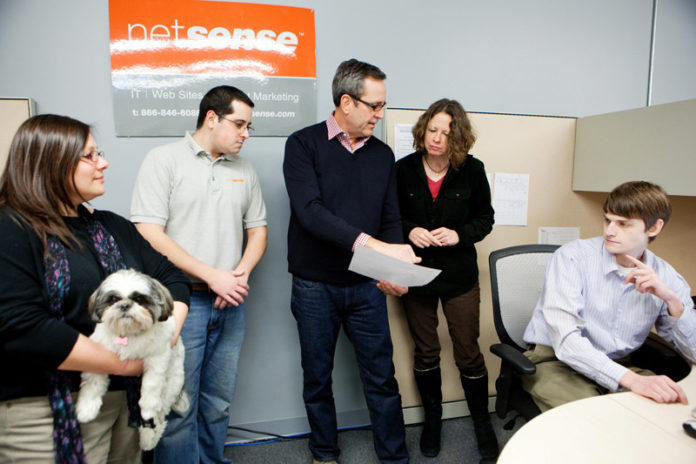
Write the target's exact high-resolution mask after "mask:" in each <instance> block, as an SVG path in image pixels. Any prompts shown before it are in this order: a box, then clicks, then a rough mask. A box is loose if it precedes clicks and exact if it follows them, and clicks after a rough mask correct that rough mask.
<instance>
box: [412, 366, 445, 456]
mask: <svg viewBox="0 0 696 464" xmlns="http://www.w3.org/2000/svg"><path fill="white" fill-rule="evenodd" d="M413 373H414V376H415V378H416V385H417V386H418V391H419V392H420V396H421V401H422V403H423V410H424V411H425V421H424V422H423V432H422V433H421V438H420V449H421V454H423V456H426V457H429V458H434V457H435V456H437V455H438V454H440V435H441V432H442V379H441V377H440V368H439V367H436V368H435V369H430V370H427V371H417V370H415V369H414V371H413Z"/></svg>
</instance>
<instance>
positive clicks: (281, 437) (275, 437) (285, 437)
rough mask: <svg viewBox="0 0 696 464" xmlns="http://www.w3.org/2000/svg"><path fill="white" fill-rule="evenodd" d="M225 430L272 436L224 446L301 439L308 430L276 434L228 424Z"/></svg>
mask: <svg viewBox="0 0 696 464" xmlns="http://www.w3.org/2000/svg"><path fill="white" fill-rule="evenodd" d="M370 427H371V426H370V425H369V424H367V425H355V426H352V427H342V428H339V429H338V431H339V432H346V431H349V430H362V429H369V428H370ZM227 430H239V431H241V432H247V433H253V434H256V435H264V436H270V437H273V438H271V439H260V440H253V441H250V442H245V443H226V444H225V447H232V446H252V445H266V444H269V443H277V442H280V441H289V440H301V439H303V438H307V437H309V434H310V432H303V433H298V434H295V435H278V434H276V433H272V432H262V431H260V430H253V429H248V428H245V427H237V426H234V425H230V426H228V427H227Z"/></svg>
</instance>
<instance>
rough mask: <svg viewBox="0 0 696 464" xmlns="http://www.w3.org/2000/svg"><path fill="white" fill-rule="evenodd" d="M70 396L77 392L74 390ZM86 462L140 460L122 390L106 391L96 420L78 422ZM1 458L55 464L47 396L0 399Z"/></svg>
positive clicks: (130, 462) (113, 463)
mask: <svg viewBox="0 0 696 464" xmlns="http://www.w3.org/2000/svg"><path fill="white" fill-rule="evenodd" d="M73 400H75V401H76V400H77V395H76V394H75V393H73ZM80 429H81V431H82V440H83V443H84V450H85V456H86V458H87V462H88V463H89V464H103V463H109V464H133V463H140V455H141V450H140V446H139V444H138V431H137V430H136V429H134V428H131V427H128V406H127V405H126V393H125V392H124V391H114V392H107V393H106V395H105V396H104V404H103V405H102V408H101V411H100V412H99V415H98V416H97V418H96V419H95V420H93V421H92V422H89V423H86V424H80ZM0 462H1V463H3V464H5V463H8V464H9V463H12V464H15V463H26V464H43V463H45V464H54V459H53V412H52V411H51V406H50V404H49V403H48V397H30V398H20V399H17V400H9V401H3V402H0Z"/></svg>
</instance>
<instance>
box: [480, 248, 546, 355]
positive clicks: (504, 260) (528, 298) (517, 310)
mask: <svg viewBox="0 0 696 464" xmlns="http://www.w3.org/2000/svg"><path fill="white" fill-rule="evenodd" d="M557 248H558V245H520V246H514V247H509V248H503V249H501V250H496V251H494V252H492V253H491V254H490V256H489V258H488V261H489V264H490V270H491V290H492V296H493V318H494V321H495V330H496V332H497V333H498V337H499V338H500V341H501V342H503V343H505V344H508V345H512V346H514V347H516V348H517V349H518V350H520V351H524V350H526V344H525V343H524V341H523V340H522V335H523V334H524V329H525V328H526V327H527V324H528V323H529V319H531V317H532V312H533V311H534V307H535V306H536V303H537V300H538V299H539V295H540V294H541V288H542V286H543V285H544V273H545V271H546V263H547V262H548V260H549V258H551V254H552V253H553V252H554V251H555V250H556V249H557Z"/></svg>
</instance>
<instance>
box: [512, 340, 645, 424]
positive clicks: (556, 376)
mask: <svg viewBox="0 0 696 464" xmlns="http://www.w3.org/2000/svg"><path fill="white" fill-rule="evenodd" d="M524 355H525V356H526V357H527V358H529V360H530V361H532V362H533V363H534V364H536V373H535V374H532V375H522V376H520V379H521V380H522V388H524V389H525V390H526V391H527V392H528V393H529V394H530V395H531V396H532V399H533V400H534V402H535V403H536V405H537V406H539V409H541V412H544V411H548V410H549V409H551V408H555V407H556V406H560V405H562V404H565V403H569V402H571V401H575V400H579V399H582V398H590V397H592V396H599V395H604V394H605V393H608V392H609V390H607V389H606V388H604V387H602V386H601V385H599V384H597V383H595V382H594V381H592V380H590V379H588V378H587V377H585V376H584V375H582V374H581V373H579V372H577V371H576V370H574V369H573V368H572V367H570V366H568V365H567V364H565V363H563V362H561V361H559V360H558V358H556V354H555V353H554V351H553V348H551V347H548V346H543V345H536V347H535V348H534V349H533V350H529V351H525V353H524ZM616 362H618V363H619V364H622V365H624V366H626V367H627V368H629V369H631V370H632V371H634V372H636V373H638V374H641V375H654V373H653V372H651V371H649V370H647V369H641V368H639V367H635V366H629V365H628V359H620V360H616Z"/></svg>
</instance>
